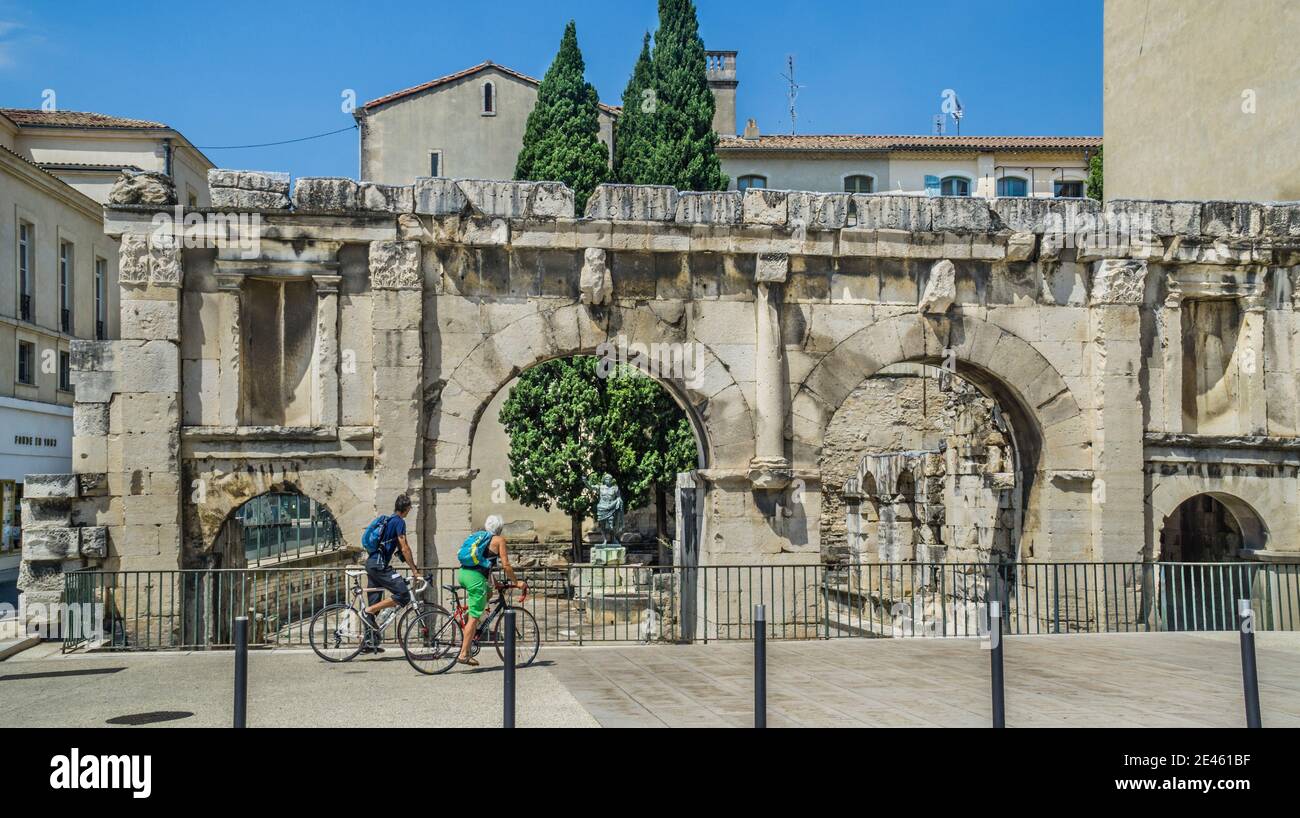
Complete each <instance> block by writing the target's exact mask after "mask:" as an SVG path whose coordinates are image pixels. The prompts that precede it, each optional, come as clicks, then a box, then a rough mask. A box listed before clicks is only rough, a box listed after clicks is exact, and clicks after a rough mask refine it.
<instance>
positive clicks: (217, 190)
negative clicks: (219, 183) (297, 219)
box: [208, 187, 291, 210]
mask: <svg viewBox="0 0 1300 818" xmlns="http://www.w3.org/2000/svg"><path fill="white" fill-rule="evenodd" d="M208 196H209V197H210V198H211V200H212V207H214V208H220V209H226V210H287V209H288V208H289V206H290V204H291V203H290V201H289V197H288V195H286V194H284V193H277V192H275V191H272V190H243V189H242V188H234V187H212V188H208Z"/></svg>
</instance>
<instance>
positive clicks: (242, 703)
mask: <svg viewBox="0 0 1300 818" xmlns="http://www.w3.org/2000/svg"><path fill="white" fill-rule="evenodd" d="M247 726H248V617H246V616H237V617H235V727H237V728H241V729H242V728H244V727H247Z"/></svg>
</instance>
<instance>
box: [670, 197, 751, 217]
mask: <svg viewBox="0 0 1300 818" xmlns="http://www.w3.org/2000/svg"><path fill="white" fill-rule="evenodd" d="M743 212H744V197H743V196H742V194H741V193H740V191H736V190H711V191H705V192H694V191H689V192H682V193H678V194H677V213H676V215H675V217H674V218H675V220H676V221H677V222H679V223H681V224H728V225H730V224H740V219H741V216H742V215H743Z"/></svg>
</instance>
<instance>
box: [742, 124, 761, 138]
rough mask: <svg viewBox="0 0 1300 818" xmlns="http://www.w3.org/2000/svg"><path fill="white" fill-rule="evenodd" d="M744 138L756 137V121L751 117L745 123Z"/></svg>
mask: <svg viewBox="0 0 1300 818" xmlns="http://www.w3.org/2000/svg"><path fill="white" fill-rule="evenodd" d="M745 138H746V139H758V122H757V121H756V120H753V119H751V120H749V121H747V122H746V123H745Z"/></svg>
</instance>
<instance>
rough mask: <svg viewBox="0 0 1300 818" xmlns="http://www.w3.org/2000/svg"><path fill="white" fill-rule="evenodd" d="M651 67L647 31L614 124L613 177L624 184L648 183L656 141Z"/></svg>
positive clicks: (656, 101)
mask: <svg viewBox="0 0 1300 818" xmlns="http://www.w3.org/2000/svg"><path fill="white" fill-rule="evenodd" d="M653 72H654V67H653V64H652V62H651V59H650V32H648V31H647V32H646V33H645V39H644V40H643V41H642V43H641V56H639V57H638V58H637V61H636V65H635V66H634V67H633V68H632V78H631V79H629V80H628V83H627V87H626V88H624V89H623V112H622V113H621V114H619V117H618V122H617V123H615V125H614V180H615V181H617V182H622V183H623V184H625V185H637V184H648V182H647V181H646V180H647V179H649V178H650V176H649V172H650V168H649V162H650V158H651V154H652V151H653V149H654V144H655V110H656V109H657V108H658V99H657V97H656V92H655V90H654V76H653Z"/></svg>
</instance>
